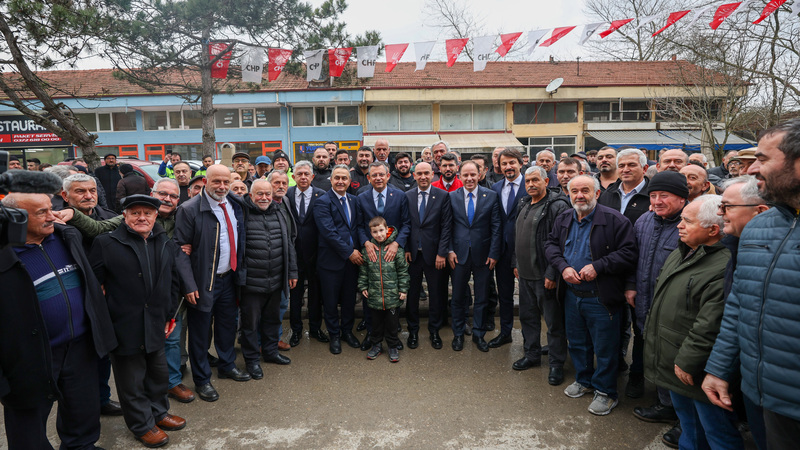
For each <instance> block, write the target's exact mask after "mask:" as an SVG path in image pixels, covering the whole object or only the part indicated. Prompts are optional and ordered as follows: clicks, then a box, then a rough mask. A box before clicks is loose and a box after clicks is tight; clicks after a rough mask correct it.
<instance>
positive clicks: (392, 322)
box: [369, 308, 400, 348]
mask: <svg viewBox="0 0 800 450" xmlns="http://www.w3.org/2000/svg"><path fill="white" fill-rule="evenodd" d="M369 315H370V316H371V317H372V334H370V335H369V338H370V341H371V342H372V345H378V344H380V343H381V342H383V339H384V338H386V345H388V346H389V348H397V347H399V346H400V339H398V338H397V327H399V326H400V313H399V312H398V311H397V308H390V309H372V308H369Z"/></svg>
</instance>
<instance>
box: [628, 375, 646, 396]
mask: <svg viewBox="0 0 800 450" xmlns="http://www.w3.org/2000/svg"><path fill="white" fill-rule="evenodd" d="M625 396H627V397H630V398H642V397H644V375H642V374H640V373H639V374H636V373H632V374H630V375H629V376H628V384H627V385H626V386H625Z"/></svg>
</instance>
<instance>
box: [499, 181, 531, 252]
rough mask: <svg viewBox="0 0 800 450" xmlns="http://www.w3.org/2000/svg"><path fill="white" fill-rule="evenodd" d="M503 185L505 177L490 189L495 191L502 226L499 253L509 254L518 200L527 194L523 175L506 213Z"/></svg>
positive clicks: (512, 247)
mask: <svg viewBox="0 0 800 450" xmlns="http://www.w3.org/2000/svg"><path fill="white" fill-rule="evenodd" d="M504 187H505V178H504V179H502V180H500V181H498V182H497V183H495V184H493V185H492V190H493V191H494V192H496V193H497V201H498V205H499V206H500V226H501V227H502V233H503V239H502V242H501V243H500V253H501V254H503V255H505V254H508V255H511V254H512V253H513V252H514V239H515V232H514V227H515V225H516V223H517V213H519V201H520V200H521V199H522V198H524V197H525V196H526V195H528V194H527V192H525V176H524V175H523V176H522V182H521V183H520V186H517V188H516V189H517V192H516V193H515V194H514V207H513V208H511V212H510V213H509V214H506V205H505V204H503V194H502V192H503V188H504Z"/></svg>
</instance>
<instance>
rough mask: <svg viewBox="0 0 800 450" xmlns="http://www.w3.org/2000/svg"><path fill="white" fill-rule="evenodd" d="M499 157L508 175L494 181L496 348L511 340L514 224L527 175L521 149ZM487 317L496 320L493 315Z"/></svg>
mask: <svg viewBox="0 0 800 450" xmlns="http://www.w3.org/2000/svg"><path fill="white" fill-rule="evenodd" d="M497 160H498V161H499V164H500V170H501V171H502V172H503V176H505V179H503V180H500V181H498V182H497V183H495V184H493V185H492V190H493V191H494V192H496V193H497V196H498V198H499V199H500V205H499V206H500V224H501V231H502V239H501V242H500V260H499V261H497V267H496V268H495V269H494V271H495V279H496V280H497V294H498V298H499V303H500V334H499V335H497V337H495V338H494V339H492V340H491V341H489V347H491V348H497V347H500V346H501V345H504V344H510V343H511V330H512V329H513V327H514V280H515V277H514V268H513V267H512V264H511V259H512V255H513V254H514V225H515V224H516V221H517V212H518V211H519V206H518V205H519V201H520V199H522V198H523V197H525V178H524V177H523V176H522V174H520V169H521V168H522V153H520V152H519V150H516V149H513V148H507V149H504V150H503V151H501V152H500V156H498V158H497ZM487 320H491V321H494V315H493V314H492V315H489V316H488V317H487Z"/></svg>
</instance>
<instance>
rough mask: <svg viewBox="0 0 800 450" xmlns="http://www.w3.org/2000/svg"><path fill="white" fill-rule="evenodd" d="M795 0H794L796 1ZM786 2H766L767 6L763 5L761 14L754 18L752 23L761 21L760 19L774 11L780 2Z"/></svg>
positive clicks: (774, 0) (781, 0)
mask: <svg viewBox="0 0 800 450" xmlns="http://www.w3.org/2000/svg"><path fill="white" fill-rule="evenodd" d="M796 1H797V0H795V2H796ZM784 3H786V0H772V1H771V2H769V3H767V6H765V7H764V10H763V11H761V15H760V16H759V17H758V19H756V21H755V22H753V23H754V24H756V23H759V22H761V21H762V20H764V19H766V18H767V17H769V15H770V14H772V13H774V12H775V10H777V9H778V8H780V7H781V5H782V4H784Z"/></svg>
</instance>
